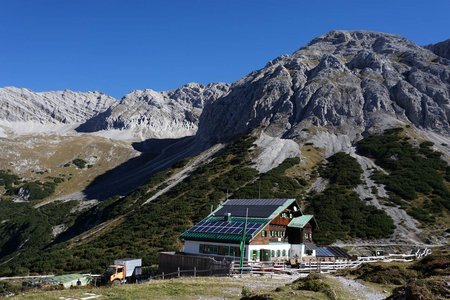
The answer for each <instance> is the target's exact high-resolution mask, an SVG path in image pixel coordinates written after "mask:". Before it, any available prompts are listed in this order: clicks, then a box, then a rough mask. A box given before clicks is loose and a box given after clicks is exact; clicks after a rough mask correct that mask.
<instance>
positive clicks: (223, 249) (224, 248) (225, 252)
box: [217, 246, 229, 255]
mask: <svg viewBox="0 0 450 300" xmlns="http://www.w3.org/2000/svg"><path fill="white" fill-rule="evenodd" d="M228 252H229V250H228V246H218V247H217V254H219V255H228Z"/></svg>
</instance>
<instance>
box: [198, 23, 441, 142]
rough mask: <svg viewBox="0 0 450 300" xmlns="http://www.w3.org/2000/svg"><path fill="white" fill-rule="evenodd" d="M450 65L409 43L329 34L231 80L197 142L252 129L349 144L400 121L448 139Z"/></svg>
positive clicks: (206, 115)
mask: <svg viewBox="0 0 450 300" xmlns="http://www.w3.org/2000/svg"><path fill="white" fill-rule="evenodd" d="M449 95H450V62H449V61H448V60H446V59H443V58H441V57H439V56H437V55H436V54H434V53H432V52H431V51H428V50H426V49H424V48H422V47H419V46H417V45H415V44H414V43H412V42H410V41H408V40H407V39H405V38H403V37H400V36H396V35H390V34H385V33H378V32H367V31H332V32H330V33H327V34H325V35H323V36H320V37H318V38H316V39H314V40H313V41H311V42H310V43H309V44H308V45H307V46H306V47H304V48H302V49H300V50H298V51H296V52H295V53H293V54H292V55H283V56H280V57H278V58H276V59H274V60H272V61H271V62H269V63H268V64H267V65H266V66H265V67H264V68H263V69H261V70H258V71H255V72H252V73H250V74H249V75H247V76H246V77H244V78H243V79H241V80H239V81H237V82H236V83H234V84H233V85H232V86H231V88H230V92H229V93H228V94H227V95H225V96H223V97H221V98H219V99H218V100H216V101H214V102H212V103H211V104H209V105H206V107H205V109H204V111H203V114H202V116H201V118H200V125H199V131H198V134H197V136H198V139H199V141H201V142H202V143H206V144H213V143H216V142H219V141H225V140H228V139H232V138H233V137H234V136H236V135H239V134H244V133H246V132H248V131H250V130H252V129H254V128H256V127H260V128H262V129H264V130H265V132H266V133H268V134H270V135H271V136H274V137H282V138H294V139H296V138H298V139H301V138H302V137H304V136H305V135H306V133H305V131H306V129H307V128H310V127H311V126H318V127H323V128H325V129H326V130H330V131H331V132H333V133H335V134H340V133H344V134H346V135H348V136H349V137H350V140H354V139H356V138H359V137H360V136H361V134H364V133H365V132H367V131H373V130H379V129H383V128H385V127H392V126H394V125H398V124H413V125H414V126H416V127H417V128H420V129H426V130H432V131H434V132H437V133H440V134H444V135H449V134H450V124H449V122H450V119H449V117H450V103H449V101H450V96H449Z"/></svg>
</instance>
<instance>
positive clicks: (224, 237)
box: [181, 232, 253, 244]
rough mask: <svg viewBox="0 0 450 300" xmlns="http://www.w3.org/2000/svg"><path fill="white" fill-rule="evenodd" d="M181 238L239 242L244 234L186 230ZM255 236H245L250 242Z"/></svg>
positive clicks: (246, 240)
mask: <svg viewBox="0 0 450 300" xmlns="http://www.w3.org/2000/svg"><path fill="white" fill-rule="evenodd" d="M181 238H183V239H186V240H195V241H214V242H229V243H236V244H239V243H240V242H241V240H242V234H217V233H200V232H185V233H183V234H182V235H181ZM252 238H253V237H252V236H251V235H249V234H247V235H246V236H245V242H246V243H248V242H249V241H250V240H251V239H252Z"/></svg>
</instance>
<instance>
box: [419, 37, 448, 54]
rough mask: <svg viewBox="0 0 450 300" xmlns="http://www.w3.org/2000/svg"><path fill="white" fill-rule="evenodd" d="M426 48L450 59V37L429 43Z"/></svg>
mask: <svg viewBox="0 0 450 300" xmlns="http://www.w3.org/2000/svg"><path fill="white" fill-rule="evenodd" d="M424 48H427V49H428V50H430V51H432V52H434V54H436V55H439V56H441V57H444V58H447V59H450V39H448V40H445V41H442V42H440V43H436V44H431V45H427V46H425V47H424Z"/></svg>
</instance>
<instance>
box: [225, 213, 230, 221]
mask: <svg viewBox="0 0 450 300" xmlns="http://www.w3.org/2000/svg"><path fill="white" fill-rule="evenodd" d="M224 217H225V218H224V219H225V221H227V222H230V221H231V213H225V215H224Z"/></svg>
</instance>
